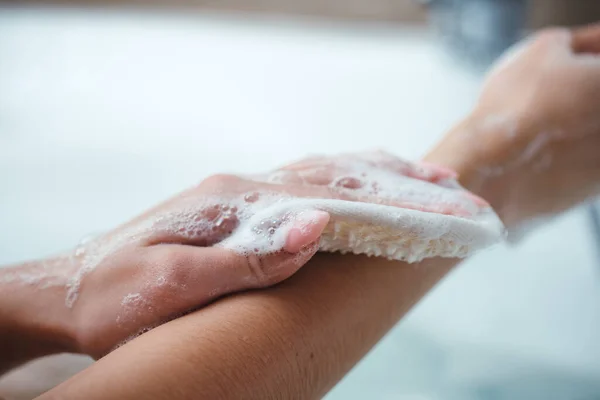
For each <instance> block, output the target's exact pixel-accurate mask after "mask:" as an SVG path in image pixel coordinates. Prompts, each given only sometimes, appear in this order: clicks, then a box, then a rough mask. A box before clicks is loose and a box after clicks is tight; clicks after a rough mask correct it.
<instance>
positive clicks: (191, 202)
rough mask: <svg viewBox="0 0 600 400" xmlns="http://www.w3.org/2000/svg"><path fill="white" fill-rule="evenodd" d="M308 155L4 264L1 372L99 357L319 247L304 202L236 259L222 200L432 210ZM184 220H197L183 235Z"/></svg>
mask: <svg viewBox="0 0 600 400" xmlns="http://www.w3.org/2000/svg"><path fill="white" fill-rule="evenodd" d="M367 156H368V154H367V153H365V154H363V155H355V156H349V157H350V158H351V159H356V160H358V159H361V158H362V157H367ZM382 157H383V158H382ZM377 158H378V159H382V161H380V163H381V168H386V169H388V170H391V171H397V173H399V174H404V175H408V176H411V177H414V178H416V179H422V180H426V181H431V182H437V181H442V180H444V179H446V178H448V177H449V175H448V174H452V172H450V171H448V170H447V169H444V168H436V167H434V166H431V165H428V166H419V165H416V164H411V163H406V162H403V161H401V160H399V159H397V158H395V157H392V156H389V155H384V154H379V153H377ZM316 162H317V161H316V160H314V159H311V160H306V161H302V162H298V163H295V164H293V165H290V166H288V167H286V168H282V169H281V170H279V171H275V172H276V173H277V175H278V176H279V178H278V181H277V182H276V183H266V182H265V180H266V179H268V178H269V177H268V176H257V177H253V178H240V177H237V176H232V175H215V176H213V177H210V178H207V179H205V180H204V181H203V182H202V183H200V184H199V185H198V186H197V187H194V188H191V189H189V190H187V191H185V192H183V193H181V194H179V195H177V196H175V197H174V198H173V199H170V200H168V201H167V202H165V203H163V204H161V205H159V206H157V207H155V208H154V209H152V210H149V211H148V212H146V213H144V214H143V215H141V216H139V217H137V218H135V219H134V220H132V221H130V222H128V223H126V224H124V225H122V226H120V227H118V228H117V229H115V230H114V231H112V232H109V233H107V234H106V235H103V236H101V237H99V238H97V239H95V240H94V241H92V242H89V243H86V244H85V245H83V246H80V247H78V248H77V249H75V250H74V251H73V252H72V253H69V254H66V255H63V256H60V257H56V258H53V259H48V260H42V261H35V262H29V263H25V264H23V265H19V266H15V267H12V268H4V269H1V270H0V339H2V340H0V353H1V354H2V358H1V360H0V368H1V369H3V370H4V371H6V370H8V369H11V368H14V367H15V366H17V365H19V364H21V363H23V362H26V361H28V360H31V359H33V358H37V357H40V356H44V355H49V354H55V353H59V352H72V353H81V354H87V355H90V356H92V357H94V358H100V357H102V356H103V355H105V354H107V353H109V352H110V351H111V350H113V349H114V348H115V347H117V346H119V345H120V344H122V343H123V342H126V341H127V340H130V339H131V338H133V337H135V336H137V335H139V334H140V333H141V332H143V331H146V330H148V329H150V328H153V327H155V326H157V325H160V324H162V323H164V322H166V321H169V320H172V319H174V318H176V317H178V316H181V315H184V314H186V313H188V312H190V311H192V310H194V309H197V308H200V307H202V306H204V305H206V304H208V303H210V302H211V301H214V300H215V299H218V298H219V297H222V296H223V295H226V294H230V293H236V292H240V291H243V290H249V289H257V288H264V287H269V286H272V285H274V284H276V283H279V282H281V281H283V280H285V279H286V278H289V277H290V276H291V275H293V274H294V273H295V272H296V271H297V270H298V269H299V268H300V267H301V266H302V265H304V264H305V263H306V262H307V261H308V260H309V259H310V258H311V257H312V256H313V255H314V254H315V253H316V251H317V249H318V239H319V236H320V235H321V232H322V231H323V229H324V228H325V226H326V225H327V223H328V221H329V214H327V213H326V212H323V211H318V210H306V211H305V212H304V213H301V214H298V215H295V216H291V217H290V221H288V222H287V224H284V225H282V228H278V229H283V226H287V225H290V228H289V230H288V231H287V236H286V240H285V243H284V244H283V248H281V249H280V250H279V251H277V252H275V253H272V254H267V255H258V254H254V253H251V254H248V255H244V254H240V253H236V252H234V251H232V250H229V249H226V248H224V247H219V246H214V245H215V244H217V243H219V242H220V241H221V240H223V239H224V238H226V237H227V236H228V235H229V234H230V233H231V231H232V230H233V229H234V228H235V227H236V226H237V225H238V223H239V218H238V215H237V213H236V212H230V211H232V210H234V209H235V208H234V207H236V206H233V205H228V204H230V203H228V201H233V202H234V203H233V204H239V202H240V201H241V202H243V203H245V204H252V203H255V202H257V201H259V200H260V198H261V197H265V196H267V194H268V193H277V194H278V195H285V196H291V197H294V198H301V197H316V198H331V199H344V200H348V201H360V202H371V203H384V204H388V205H396V206H402V207H409V208H421V207H425V208H427V207H434V206H435V205H423V206H422V205H419V204H411V203H407V202H399V201H398V200H394V199H387V200H386V199H381V198H375V197H370V196H368V195H364V194H359V193H357V192H355V191H354V190H353V189H352V188H350V189H349V188H348V187H347V186H348V182H344V181H341V182H333V177H334V175H335V174H342V175H343V174H344V173H345V172H347V171H345V170H344V167H343V166H342V165H341V158H339V159H336V158H327V159H321V160H319V161H318V164H319V168H315V165H316V164H315V163H316ZM469 198H470V199H472V198H473V197H469ZM240 199H241V200H240ZM236 201H237V202H238V203H235V202H236ZM479 201H480V202H483V200H479ZM482 204H485V203H484V202H483V203H482ZM223 207H226V209H225V208H223ZM457 207H458V206H457ZM457 210H458V208H457ZM442 211H445V212H450V211H452V210H451V209H444V210H442ZM182 216H183V217H182ZM190 219H191V220H193V221H196V222H197V223H196V225H194V226H193V229H192V230H191V231H190V230H189V229H188V221H189V220H190ZM198 221H199V222H198ZM205 227H208V228H205ZM79 275H80V276H81V283H80V285H78V286H76V287H77V291H74V290H72V288H73V287H74V286H73V285H74V284H77V283H78V281H77V280H75V281H73V279H72V278H73V277H76V276H79ZM65 304H66V305H65Z"/></svg>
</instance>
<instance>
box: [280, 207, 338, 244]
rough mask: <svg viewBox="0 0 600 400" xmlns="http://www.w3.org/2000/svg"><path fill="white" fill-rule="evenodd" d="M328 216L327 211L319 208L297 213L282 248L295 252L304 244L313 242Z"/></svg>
mask: <svg viewBox="0 0 600 400" xmlns="http://www.w3.org/2000/svg"><path fill="white" fill-rule="evenodd" d="M329 218H330V216H329V213H327V212H325V211H320V210H311V211H305V212H302V213H300V214H298V215H297V216H296V218H295V220H294V221H293V222H292V228H291V229H290V230H289V232H288V235H287V238H286V241H285V245H284V250H285V251H288V252H290V253H297V252H299V251H300V250H301V249H302V248H303V247H304V246H306V245H308V244H310V243H312V242H315V241H316V240H317V239H319V237H320V236H321V233H323V230H324V229H325V226H327V223H328V222H329Z"/></svg>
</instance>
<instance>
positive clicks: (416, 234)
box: [221, 198, 505, 263]
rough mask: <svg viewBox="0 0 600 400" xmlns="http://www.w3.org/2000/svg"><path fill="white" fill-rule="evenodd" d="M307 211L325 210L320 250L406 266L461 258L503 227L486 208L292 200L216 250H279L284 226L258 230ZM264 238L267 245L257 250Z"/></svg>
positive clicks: (498, 236)
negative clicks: (464, 212) (450, 211)
mask: <svg viewBox="0 0 600 400" xmlns="http://www.w3.org/2000/svg"><path fill="white" fill-rule="evenodd" d="M306 210H321V211H326V212H328V213H329V214H330V216H331V219H330V221H329V223H328V225H327V226H326V228H325V230H324V232H323V234H322V236H321V240H320V243H319V249H320V250H321V251H327V252H336V251H337V252H342V253H353V254H365V255H368V256H377V257H385V258H388V259H391V260H399V261H406V262H410V263H412V262H418V261H421V260H423V259H424V258H429V257H452V258H456V257H466V256H468V255H470V254H472V253H473V252H475V251H477V250H480V249H483V248H485V247H488V246H490V245H493V244H496V243H498V242H500V241H502V240H503V239H504V236H505V232H504V226H503V225H502V222H501V221H500V219H499V218H498V217H497V216H496V214H495V213H494V212H493V211H492V210H491V209H489V208H485V209H482V210H480V211H479V212H478V213H477V214H475V215H471V216H468V217H467V216H465V217H461V216H455V215H445V214H438V213H434V212H425V211H418V210H412V209H405V208H398V207H392V206H387V205H380V204H370V203H361V202H353V201H346V200H333V199H299V198H295V199H289V200H284V201H278V202H276V203H272V204H270V205H268V206H266V207H264V208H262V209H260V210H259V211H258V212H256V213H255V214H254V215H253V216H252V217H251V218H249V219H248V220H247V221H245V223H244V224H243V225H242V226H240V228H238V230H237V231H236V232H234V234H233V235H232V236H231V237H230V238H228V239H227V240H226V241H224V242H223V243H222V244H221V245H223V246H225V247H229V248H233V249H235V250H237V251H240V252H251V251H252V249H254V251H256V250H257V248H260V250H261V251H260V252H263V251H262V250H263V249H264V250H266V251H270V250H271V249H277V248H281V247H282V243H283V241H285V236H286V235H287V232H286V229H285V225H284V226H282V227H280V228H279V229H278V231H277V233H276V234H275V235H274V236H267V237H266V238H263V237H261V236H260V235H257V232H259V231H261V230H260V229H259V227H260V226H261V224H264V221H266V220H269V221H271V220H277V219H289V218H290V216H293V215H298V214H300V213H302V212H303V211H306ZM264 239H266V240H267V241H268V243H269V246H267V247H261V246H260V243H261V240H264ZM278 242H280V243H278Z"/></svg>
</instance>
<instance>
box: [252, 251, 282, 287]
mask: <svg viewBox="0 0 600 400" xmlns="http://www.w3.org/2000/svg"><path fill="white" fill-rule="evenodd" d="M246 263H247V267H248V271H249V276H250V279H251V281H252V282H253V284H255V285H256V286H258V287H265V286H270V285H273V284H275V283H277V282H278V279H277V274H276V273H275V269H274V268H270V267H271V266H270V265H269V264H268V262H267V259H266V258H264V257H260V256H257V255H254V254H250V255H248V256H247V257H246Z"/></svg>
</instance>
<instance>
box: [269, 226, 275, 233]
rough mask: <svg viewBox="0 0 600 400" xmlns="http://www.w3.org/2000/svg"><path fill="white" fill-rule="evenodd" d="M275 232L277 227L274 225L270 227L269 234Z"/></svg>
mask: <svg viewBox="0 0 600 400" xmlns="http://www.w3.org/2000/svg"><path fill="white" fill-rule="evenodd" d="M274 233H275V228H273V227H270V228H269V235H272V234H274Z"/></svg>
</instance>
